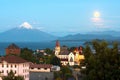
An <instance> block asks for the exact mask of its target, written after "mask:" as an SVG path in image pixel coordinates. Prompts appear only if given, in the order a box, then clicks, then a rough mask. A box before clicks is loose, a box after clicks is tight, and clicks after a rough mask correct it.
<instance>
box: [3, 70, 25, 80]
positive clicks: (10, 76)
mask: <svg viewBox="0 0 120 80" xmlns="http://www.w3.org/2000/svg"><path fill="white" fill-rule="evenodd" d="M2 80H24V78H23V77H22V76H15V74H14V73H13V71H12V70H11V71H10V72H9V73H8V76H3V77H2Z"/></svg>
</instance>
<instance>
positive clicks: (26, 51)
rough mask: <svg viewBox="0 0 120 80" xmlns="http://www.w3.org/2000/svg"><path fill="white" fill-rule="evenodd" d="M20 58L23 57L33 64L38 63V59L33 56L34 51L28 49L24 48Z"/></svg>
mask: <svg viewBox="0 0 120 80" xmlns="http://www.w3.org/2000/svg"><path fill="white" fill-rule="evenodd" d="M20 57H22V58H23V59H25V60H28V61H30V62H33V63H37V62H38V59H37V58H36V57H35V55H34V54H33V51H32V50H30V49H28V48H23V49H22V50H21V54H20Z"/></svg>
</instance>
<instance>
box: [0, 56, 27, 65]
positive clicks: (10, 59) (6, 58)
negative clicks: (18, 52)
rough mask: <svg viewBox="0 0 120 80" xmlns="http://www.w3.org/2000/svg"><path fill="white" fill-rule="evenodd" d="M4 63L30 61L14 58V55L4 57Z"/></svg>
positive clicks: (2, 59)
mask: <svg viewBox="0 0 120 80" xmlns="http://www.w3.org/2000/svg"><path fill="white" fill-rule="evenodd" d="M2 61H6V62H7V63H25V62H28V61H26V60H24V59H22V58H21V57H18V56H14V55H8V56H5V57H2V58H1V62H2Z"/></svg>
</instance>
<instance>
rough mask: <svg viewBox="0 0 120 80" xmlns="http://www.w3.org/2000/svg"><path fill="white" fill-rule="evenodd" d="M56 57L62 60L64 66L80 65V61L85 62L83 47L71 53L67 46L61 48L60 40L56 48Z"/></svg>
mask: <svg viewBox="0 0 120 80" xmlns="http://www.w3.org/2000/svg"><path fill="white" fill-rule="evenodd" d="M55 56H57V57H58V58H60V61H61V64H62V65H70V66H73V65H79V64H80V61H81V60H84V55H83V51H82V47H80V48H76V49H75V50H74V51H73V52H70V51H69V50H68V48H67V47H66V46H62V47H60V43H59V41H58V40H57V41H56V46H55Z"/></svg>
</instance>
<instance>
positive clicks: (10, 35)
mask: <svg viewBox="0 0 120 80" xmlns="http://www.w3.org/2000/svg"><path fill="white" fill-rule="evenodd" d="M56 38H57V37H55V36H53V35H50V34H48V33H46V32H42V31H40V30H38V29H29V28H25V27H18V28H13V29H11V30H8V31H6V32H3V33H0V42H46V41H52V40H55V39H56Z"/></svg>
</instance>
